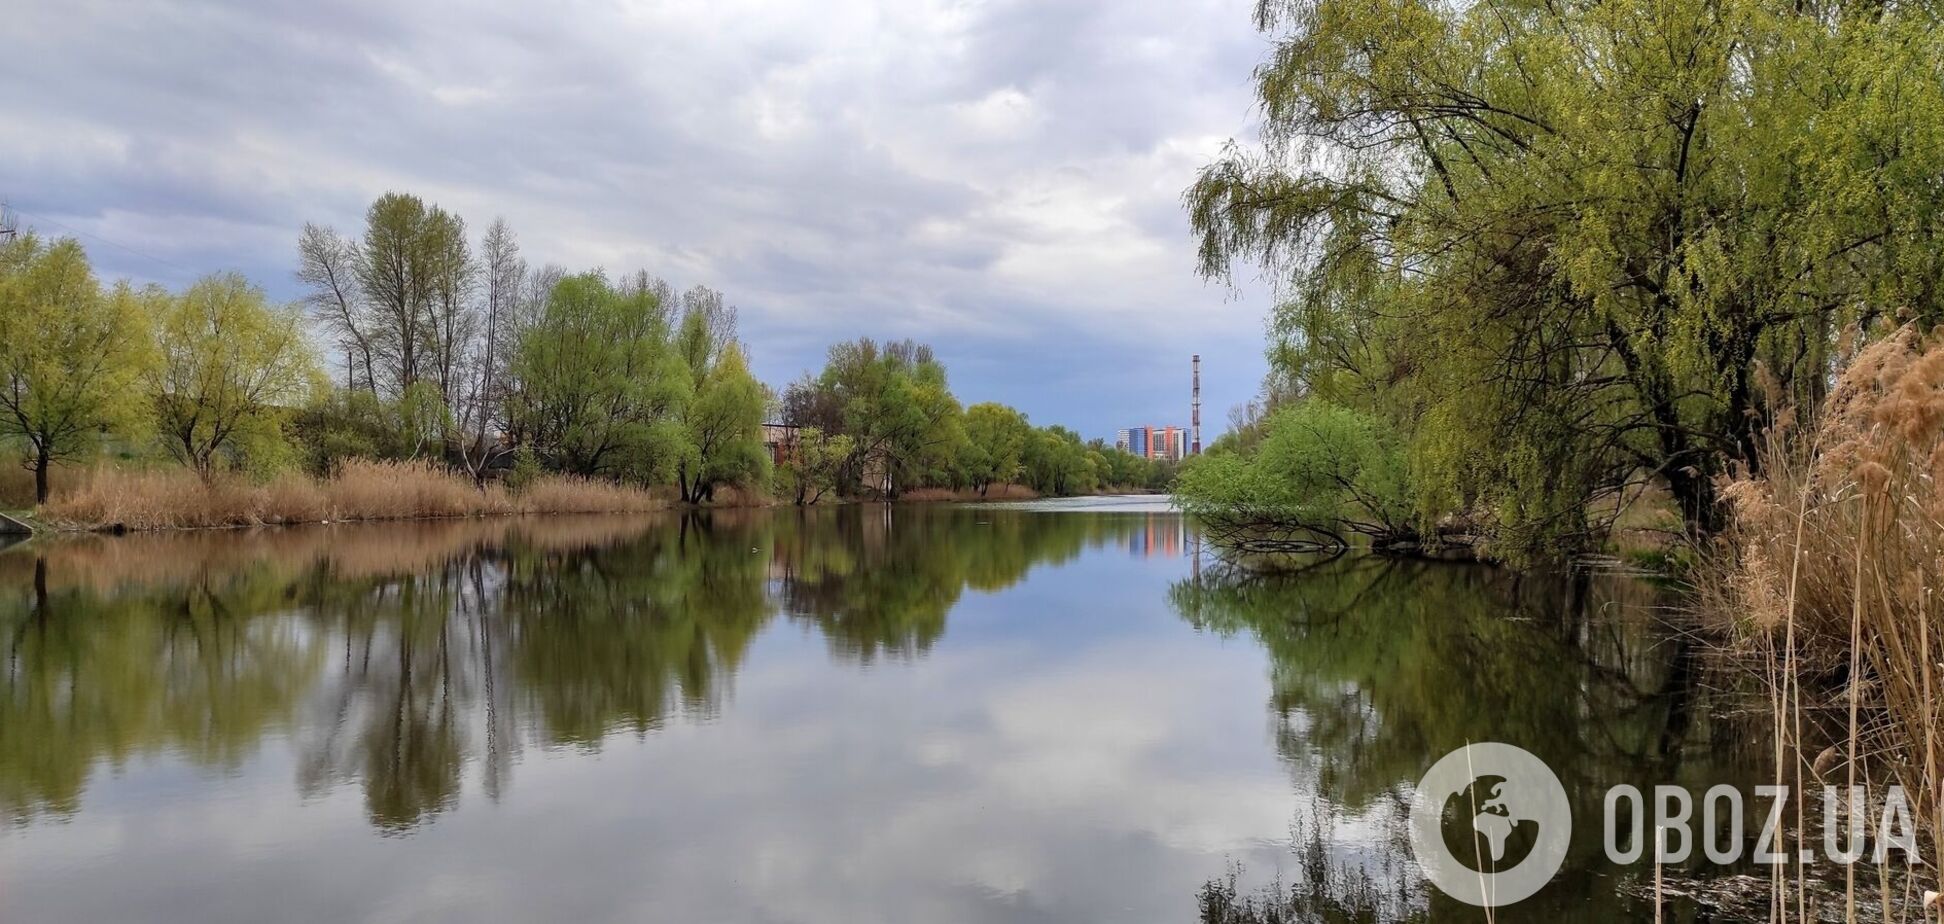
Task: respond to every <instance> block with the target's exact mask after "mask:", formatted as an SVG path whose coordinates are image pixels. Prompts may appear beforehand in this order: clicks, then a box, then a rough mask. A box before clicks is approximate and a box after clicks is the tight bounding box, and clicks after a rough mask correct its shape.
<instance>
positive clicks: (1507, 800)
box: [1411, 742, 1573, 907]
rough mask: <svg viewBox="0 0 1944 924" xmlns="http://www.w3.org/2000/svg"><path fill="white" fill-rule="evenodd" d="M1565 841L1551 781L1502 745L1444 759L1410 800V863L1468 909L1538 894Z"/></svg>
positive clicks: (1564, 810) (1544, 770)
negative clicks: (1412, 859)
mask: <svg viewBox="0 0 1944 924" xmlns="http://www.w3.org/2000/svg"><path fill="white" fill-rule="evenodd" d="M1453 819H1455V820H1456V822H1457V823H1455V824H1452V825H1449V826H1448V825H1447V820H1453ZM1572 836H1573V809H1572V806H1571V805H1570V804H1568V802H1567V801H1566V788H1565V787H1564V786H1561V785H1560V783H1559V777H1558V776H1557V775H1555V774H1554V773H1553V772H1552V770H1551V769H1550V768H1548V767H1547V766H1546V764H1545V762H1544V761H1542V760H1540V759H1539V758H1537V757H1534V756H1533V755H1532V753H1531V752H1529V751H1527V750H1525V749H1524V748H1519V747H1514V746H1512V745H1509V744H1499V743H1497V742H1485V743H1482V744H1473V745H1467V746H1465V747H1462V748H1459V749H1458V750H1456V751H1453V752H1451V753H1450V754H1446V755H1445V756H1444V758H1443V759H1442V760H1439V761H1438V762H1437V763H1436V764H1433V765H1432V766H1431V770H1430V771H1429V772H1428V773H1426V774H1425V775H1424V779H1423V780H1422V781H1420V782H1419V783H1418V787H1417V792H1416V793H1415V794H1413V795H1412V797H1411V848H1412V851H1413V852H1414V853H1415V854H1416V855H1417V861H1418V865H1419V866H1420V867H1422V868H1423V869H1424V874H1425V876H1426V877H1427V878H1429V879H1430V880H1431V884H1432V885H1435V886H1437V887H1438V888H1439V889H1440V890H1442V891H1443V892H1444V893H1445V894H1446V895H1449V896H1451V897H1452V898H1455V899H1458V900H1459V901H1462V902H1465V903H1466V904H1470V905H1477V906H1479V907H1487V906H1490V907H1501V906H1504V905H1510V904H1512V903H1514V902H1518V901H1521V900H1523V899H1525V898H1528V897H1530V896H1531V895H1532V894H1533V893H1535V892H1537V891H1539V890H1540V889H1541V888H1543V887H1544V886H1545V885H1546V883H1547V882H1549V881H1551V880H1552V877H1553V875H1554V874H1556V873H1558V872H1559V867H1560V865H1561V864H1562V863H1564V862H1565V860H1566V849H1567V846H1568V845H1569V844H1570V843H1571V841H1572Z"/></svg>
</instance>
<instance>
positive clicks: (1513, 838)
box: [1410, 742, 1930, 907]
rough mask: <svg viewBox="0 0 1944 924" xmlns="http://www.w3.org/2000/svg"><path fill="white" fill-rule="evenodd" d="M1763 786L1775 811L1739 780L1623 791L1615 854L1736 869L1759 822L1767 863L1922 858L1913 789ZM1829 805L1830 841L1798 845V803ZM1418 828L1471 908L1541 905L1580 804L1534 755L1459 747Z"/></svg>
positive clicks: (1757, 855) (1428, 871) (1433, 865)
mask: <svg viewBox="0 0 1944 924" xmlns="http://www.w3.org/2000/svg"><path fill="white" fill-rule="evenodd" d="M1754 789H1755V797H1756V799H1757V800H1766V801H1767V811H1766V812H1748V811H1745V810H1744V809H1743V796H1742V792H1741V790H1740V789H1737V788H1736V787H1734V786H1729V785H1721V786H1715V787H1713V788H1711V789H1709V790H1707V792H1706V793H1704V794H1703V795H1702V796H1701V797H1699V798H1698V799H1697V798H1696V797H1695V796H1694V794H1693V793H1691V792H1690V791H1689V790H1688V789H1686V788H1684V787H1681V786H1667V785H1661V786H1654V787H1651V789H1650V790H1648V791H1646V792H1643V791H1642V790H1641V789H1640V788H1639V787H1637V786H1633V785H1631V784H1627V783H1621V784H1618V785H1615V786H1613V787H1611V788H1610V789H1608V790H1607V792H1606V795H1605V798H1604V799H1603V800H1602V806H1601V808H1602V811H1601V815H1602V819H1601V822H1602V824H1601V829H1602V835H1603V843H1604V846H1605V848H1606V855H1607V859H1608V860H1609V861H1611V862H1613V863H1614V864H1616V865H1620V866H1628V865H1633V864H1637V863H1647V862H1651V863H1653V864H1655V865H1660V866H1665V865H1679V864H1685V863H1687V862H1689V861H1690V860H1691V859H1692V858H1694V857H1695V856H1696V855H1700V856H1704V857H1705V858H1706V859H1707V860H1708V861H1709V862H1711V863H1715V864H1719V865H1728V864H1733V863H1735V862H1737V861H1739V860H1741V859H1742V857H1743V849H1744V846H1745V845H1747V844H1748V843H1749V842H1750V837H1749V831H1748V824H1749V823H1750V822H1754V823H1757V824H1759V826H1760V830H1759V834H1758V835H1757V836H1756V837H1755V838H1754V840H1753V845H1754V850H1753V852H1752V853H1750V854H1749V855H1748V856H1749V859H1751V860H1753V861H1754V862H1755V863H1758V864H1768V865H1782V864H1800V865H1803V866H1806V865H1809V864H1812V863H1816V862H1818V861H1819V860H1831V861H1834V862H1836V863H1838V864H1842V865H1853V864H1856V863H1860V862H1863V861H1865V860H1866V859H1867V860H1868V861H1870V862H1873V863H1876V864H1879V865H1881V864H1884V863H1887V862H1889V853H1890V851H1891V850H1892V849H1895V850H1898V851H1901V852H1902V853H1903V854H1904V858H1905V860H1906V862H1908V863H1910V864H1912V865H1913V866H1914V865H1915V864H1917V863H1919V862H1921V858H1920V856H1919V854H1918V847H1917V835H1916V830H1917V826H1916V823H1915V820H1914V817H1913V813H1912V811H1911V808H1910V801H1909V799H1908V798H1907V797H1906V796H1905V794H1904V790H1903V787H1901V786H1891V787H1889V788H1888V789H1887V790H1886V791H1884V793H1883V794H1882V796H1881V797H1880V798H1879V797H1875V796H1873V794H1872V793H1870V792H1869V791H1868V790H1867V788H1866V787H1862V786H1851V787H1845V788H1843V789H1839V788H1838V787H1836V786H1833V785H1825V786H1823V787H1822V793H1821V795H1820V798H1819V799H1814V798H1805V797H1806V796H1807V795H1808V794H1807V793H1803V794H1801V795H1797V794H1795V793H1793V792H1792V791H1791V790H1790V789H1789V787H1786V786H1756V787H1754ZM1792 799H1793V802H1792V801H1791V800H1792ZM1817 803H1820V806H1819V807H1820V808H1821V810H1822V824H1821V826H1820V833H1821V838H1820V839H1813V835H1811V834H1809V833H1805V832H1803V831H1797V832H1795V837H1794V840H1793V841H1791V839H1790V837H1789V835H1788V832H1787V831H1785V828H1784V816H1785V810H1786V809H1788V808H1789V807H1791V805H1793V807H1794V811H1795V814H1797V815H1798V816H1800V815H1803V814H1807V813H1809V812H1810V811H1813V810H1814V809H1815V808H1816V807H1818V805H1817ZM1811 830H1812V831H1813V830H1814V829H1811ZM1410 832H1411V849H1412V852H1413V853H1415V854H1416V855H1417V861H1418V865H1419V866H1420V867H1422V868H1423V870H1424V875H1425V878H1427V879H1429V880H1430V881H1431V884H1432V885H1434V886H1436V887H1437V888H1438V889H1439V890H1440V891H1442V892H1444V893H1445V894H1446V895H1449V896H1451V897H1452V898H1455V899H1458V900H1459V901H1462V902H1465V903H1467V904H1471V905H1477V906H1479V907H1503V906H1505V905H1510V904H1514V903H1516V902H1519V901H1522V900H1524V899H1526V898H1530V897H1531V896H1532V895H1533V894H1534V893H1536V892H1538V891H1539V890H1540V889H1542V888H1544V887H1545V885H1546V883H1547V882H1549V881H1551V880H1552V878H1553V876H1554V875H1555V874H1557V873H1558V872H1559V868H1560V866H1561V865H1563V864H1564V862H1565V860H1566V853H1567V848H1568V846H1569V845H1570V843H1571V842H1572V836H1573V809H1572V805H1571V803H1569V802H1568V801H1567V798H1566V789H1565V787H1564V786H1562V785H1561V784H1560V781H1559V776H1558V774H1555V773H1553V771H1552V769H1551V768H1550V767H1547V766H1546V764H1545V762H1544V761H1542V760H1540V759H1539V758H1537V757H1534V756H1533V755H1532V754H1531V752H1529V751H1526V750H1525V749H1524V748H1519V747H1515V746H1513V745H1509V744H1499V743H1496V742H1487V743H1484V744H1473V745H1467V746H1465V747H1462V748H1459V749H1458V750H1456V751H1453V752H1451V753H1450V754H1446V755H1445V756H1444V757H1443V758H1442V759H1440V760H1439V761H1438V762H1437V763H1435V764H1433V765H1432V766H1431V770H1430V771H1429V772H1427V773H1426V774H1425V775H1424V779H1423V780H1422V781H1420V782H1419V783H1418V787H1417V792H1415V793H1413V794H1412V797H1411V818H1410ZM1818 840H1819V842H1818ZM1818 848H1820V849H1818ZM1872 848H1873V849H1872ZM1926 900H1927V902H1928V901H1929V900H1930V899H1928V898H1927V899H1926Z"/></svg>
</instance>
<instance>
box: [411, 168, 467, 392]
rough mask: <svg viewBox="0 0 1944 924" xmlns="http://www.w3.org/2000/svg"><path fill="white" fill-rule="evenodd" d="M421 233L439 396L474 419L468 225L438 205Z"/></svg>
mask: <svg viewBox="0 0 1944 924" xmlns="http://www.w3.org/2000/svg"><path fill="white" fill-rule="evenodd" d="M420 234H421V237H422V239H421V240H420V242H419V246H420V247H421V248H423V250H424V255H423V260H424V262H425V272H426V274H427V279H426V286H425V288H426V294H427V298H426V327H427V331H428V333H429V334H430V343H429V344H428V345H429V347H430V352H431V361H432V366H433V371H434V372H435V373H436V374H437V378H438V383H439V397H440V398H441V399H442V400H443V401H444V402H445V405H446V406H447V407H449V408H463V409H464V410H462V411H461V417H462V418H470V416H471V408H470V405H471V403H472V401H473V399H474V397H475V395H473V394H469V393H468V392H469V391H472V390H476V388H477V385H478V382H477V381H472V382H468V381H467V375H466V368H465V367H466V364H467V363H468V362H469V361H470V360H471V358H472V356H471V352H472V347H473V341H474V338H475V337H477V336H478V335H479V334H480V329H479V328H480V325H479V319H478V317H477V315H476V313H475V311H474V307H475V305H474V302H473V293H474V290H475V288H476V287H477V285H478V282H479V266H478V264H477V263H475V262H474V260H473V257H472V249H471V247H470V246H469V245H468V244H467V243H466V222H465V220H464V219H462V218H460V217H459V216H457V215H454V214H452V213H451V212H448V211H445V210H444V209H441V208H438V207H437V206H434V207H433V208H432V209H431V211H429V212H427V213H426V220H425V227H424V228H423V229H422V230H421V232H420Z"/></svg>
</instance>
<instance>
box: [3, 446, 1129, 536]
mask: <svg viewBox="0 0 1944 924" xmlns="http://www.w3.org/2000/svg"><path fill="white" fill-rule="evenodd" d="M58 484H59V487H58V488H57V490H56V491H55V492H54V496H53V497H52V498H50V499H49V501H48V503H46V504H43V505H41V506H40V507H39V508H38V509H31V508H23V509H22V510H20V511H19V513H18V514H17V515H18V516H19V517H20V518H21V519H23V520H24V521H26V522H28V523H29V524H30V525H32V526H33V527H34V528H35V529H40V530H52V531H56V532H146V531H156V530H181V529H233V528H239V527H253V526H291V525H300V524H307V523H333V522H349V521H355V522H365V521H372V522H376V521H401V520H449V519H459V518H472V517H502V516H523V515H547V514H599V513H642V512H650V511H662V510H672V509H683V508H691V507H693V508H702V507H706V508H711V509H721V508H758V507H783V506H789V504H788V502H786V501H783V500H779V499H777V498H775V497H772V496H770V495H769V494H768V493H766V492H764V491H762V490H760V489H758V488H754V487H736V486H726V487H724V488H722V489H720V490H719V491H718V492H717V497H716V499H715V500H712V501H710V502H709V503H707V504H701V505H685V504H683V503H681V501H680V500H679V499H678V498H677V497H676V495H675V492H674V489H673V488H672V487H666V486H664V487H660V488H640V487H633V486H628V485H622V484H617V483H614V482H609V481H602V480H598V479H589V478H576V477H572V476H565V475H542V476H539V477H537V478H535V479H533V480H532V481H531V482H529V483H527V484H524V485H521V486H519V487H517V488H516V487H509V486H508V485H507V484H505V483H502V482H497V481H495V482H488V483H486V484H484V485H478V484H475V483H474V482H473V481H472V480H471V479H469V478H467V477H465V476H463V475H460V474H457V473H454V472H452V471H450V470H448V469H445V468H443V467H441V466H439V465H437V464H435V463H432V462H429V461H424V460H419V461H410V462H385V461H373V460H353V461H350V462H347V463H345V464H344V465H342V466H341V467H340V468H339V470H338V472H337V473H336V474H334V475H332V476H330V477H328V478H315V477H311V476H308V475H305V474H302V473H298V472H284V473H279V474H278V475H275V476H273V477H271V478H269V479H267V480H254V479H250V478H248V477H246V476H242V475H220V476H218V477H216V478H213V479H210V480H208V481H204V480H203V479H201V478H199V477H197V476H196V475H195V473H193V472H191V471H189V470H187V469H180V468H161V469H124V468H117V467H113V466H101V467H97V468H92V469H83V470H70V471H66V472H63V473H62V477H61V478H60V481H59V483H58ZM1094 493H1095V494H1128V493H1141V492H1138V491H1133V490H1115V491H1108V490H1103V491H1100V492H1094ZM1041 497H1042V495H1041V494H1040V493H1039V492H1037V491H1034V490H1033V489H1032V488H1030V487H1027V486H1025V485H1018V484H1004V485H993V486H991V487H990V488H989V489H987V490H986V491H985V492H984V493H983V494H982V493H980V492H978V491H976V490H972V489H969V488H968V489H947V488H922V489H917V490H913V491H909V492H906V493H905V494H903V495H900V496H899V497H897V498H896V499H894V500H893V501H891V503H898V504H958V503H983V502H1017V501H1031V500H1038V499H1041ZM860 502H861V501H857V500H854V499H848V498H835V497H832V498H826V499H825V500H823V501H822V502H820V503H818V504H817V505H815V506H820V507H828V506H836V505H844V504H853V503H860Z"/></svg>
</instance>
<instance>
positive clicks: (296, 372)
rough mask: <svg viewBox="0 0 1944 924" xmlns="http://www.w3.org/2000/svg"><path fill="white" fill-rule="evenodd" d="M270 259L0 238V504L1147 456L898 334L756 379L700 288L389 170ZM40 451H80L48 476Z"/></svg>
mask: <svg viewBox="0 0 1944 924" xmlns="http://www.w3.org/2000/svg"><path fill="white" fill-rule="evenodd" d="M297 266H298V270H297V274H296V275H297V279H298V281H299V283H300V284H301V285H302V287H303V289H304V292H305V295H304V298H303V300H302V301H301V302H300V303H298V304H292V305H278V304H275V303H273V302H272V301H271V300H270V298H269V297H268V295H267V294H266V293H265V291H264V290H263V289H262V288H261V287H259V286H257V285H256V284H254V283H252V282H251V281H250V280H248V279H245V278H244V277H242V276H240V275H238V274H235V273H216V274H212V275H209V276H205V277H203V278H202V279H199V280H197V281H196V282H195V283H193V284H191V285H189V286H188V287H186V288H184V289H182V290H180V291H171V290H168V289H164V288H162V287H160V286H155V285H148V286H136V285H133V284H132V283H129V282H126V281H123V282H117V283H114V284H112V285H108V286H104V285H102V284H101V282H100V281H99V280H97V279H96V277H95V275H94V271H93V269H92V267H91V266H90V264H89V261H88V258H87V254H86V253H85V252H84V251H83V250H82V248H81V246H80V244H79V243H78V242H76V241H74V240H72V239H60V240H44V239H42V238H41V237H39V236H38V235H36V234H35V233H34V232H33V231H31V230H28V231H25V232H22V233H21V234H19V235H18V236H15V237H11V238H9V239H7V240H5V241H0V464H5V463H9V462H12V461H18V462H19V463H20V464H21V466H22V467H24V468H25V469H26V470H27V471H29V472H31V473H32V482H33V483H32V486H31V490H26V489H23V491H24V493H25V495H26V496H25V497H19V496H16V495H15V493H14V492H12V491H7V492H5V495H4V496H0V508H14V507H16V506H26V505H33V506H37V507H39V508H41V516H40V519H41V520H43V521H45V522H52V523H63V524H83V525H94V526H98V527H112V526H120V527H122V528H147V526H146V525H147V524H153V525H155V526H158V527H167V526H187V525H212V526H213V525H237V524H251V523H279V522H297V521H315V520H319V519H326V518H330V519H392V518H401V517H422V516H459V515H486V514H497V513H513V512H536V513H537V512H592V511H595V510H602V511H605V512H620V511H629V510H637V509H647V508H650V507H654V506H657V505H660V506H667V505H673V504H681V505H696V506H704V505H708V506H723V505H731V504H759V503H764V502H766V500H774V501H775V502H780V503H792V504H799V505H809V504H815V503H820V502H828V501H832V500H840V499H842V500H859V499H868V500H886V501H896V500H900V499H904V498H908V497H947V496H949V497H957V498H965V499H986V498H988V497H989V495H990V493H991V492H992V490H993V489H994V488H995V487H1000V488H1002V490H1007V489H1003V486H1006V485H1019V486H1020V489H1021V490H1025V491H1029V492H1031V493H1032V494H1033V495H1034V496H1064V495H1075V494H1090V493H1095V492H1097V491H1099V490H1101V489H1102V488H1103V487H1104V486H1124V487H1125V488H1127V489H1130V490H1160V489H1164V488H1166V486H1167V485H1168V484H1169V483H1170V482H1171V481H1172V478H1173V473H1174V464H1173V463H1172V462H1169V461H1164V460H1158V459H1150V458H1144V457H1137V456H1134V455H1132V454H1130V453H1127V452H1125V451H1122V450H1119V449H1117V448H1115V447H1112V446H1109V445H1107V444H1106V443H1105V441H1104V440H1101V439H1093V440H1085V439H1082V438H1081V437H1080V435H1079V434H1078V433H1076V432H1075V431H1073V430H1070V429H1068V428H1065V427H1061V426H1057V425H1055V426H1038V425H1034V424H1032V423H1030V422H1028V420H1027V417H1026V415H1025V414H1024V413H1022V412H1021V411H1019V410H1017V409H1015V408H1011V407H1008V406H1005V405H1002V404H997V403H991V402H986V403H977V404H972V405H970V406H969V407H968V406H966V405H964V404H962V403H961V402H960V400H959V398H958V397H957V396H956V395H955V394H954V393H953V392H952V389H951V387H950V384H949V382H948V379H947V376H946V370H945V365H944V363H943V362H942V361H941V360H940V359H939V358H938V356H937V355H936V354H935V353H934V352H933V351H932V349H931V348H930V347H929V346H927V345H924V344H921V343H917V342H915V341H911V340H899V341H891V342H885V343H880V342H878V341H876V340H873V339H871V338H868V337H864V338H859V339H856V340H852V341H847V342H843V343H838V344H835V345H832V346H831V347H830V348H829V351H828V355H827V360H826V362H825V364H824V366H823V368H822V369H821V370H820V371H817V372H805V373H804V374H803V375H802V376H801V377H800V378H798V379H797V380H795V381H793V382H791V383H790V384H788V385H787V386H784V387H782V388H780V389H777V388H772V387H770V386H768V385H766V384H764V383H763V382H760V381H758V380H757V379H756V378H755V376H754V375H753V374H752V373H751V372H750V369H749V362H748V346H747V345H746V344H745V343H744V341H743V339H742V336H741V332H740V329H739V326H738V312H737V309H736V308H735V306H734V305H732V304H730V303H729V302H728V301H727V300H726V299H725V297H724V296H723V294H722V293H721V292H718V291H715V290H713V289H709V288H707V287H704V286H696V287H693V288H690V289H688V290H686V291H680V292H678V291H677V290H676V289H675V287H674V286H672V285H671V284H669V283H668V282H666V281H664V280H661V279H659V278H656V277H654V276H652V275H650V274H648V273H646V272H633V273H627V274H622V275H618V276H610V275H609V274H608V273H606V272H605V271H602V270H599V269H595V270H589V271H585V272H580V273H570V272H569V271H567V270H566V269H564V268H562V267H559V266H554V265H547V266H538V267H535V266H530V265H529V264H528V263H527V262H526V261H525V260H524V259H523V258H522V257H521V256H520V247H519V242H518V240H517V239H516V237H515V236H514V234H513V232H512V230H511V229H510V228H509V227H508V226H507V225H506V223H505V222H504V221H500V220H495V221H494V222H493V223H492V224H491V225H490V226H489V227H488V228H487V229H486V231H485V233H484V234H483V235H481V236H480V237H479V238H478V240H477V242H476V243H475V242H474V241H473V240H472V239H471V238H469V237H468V232H467V227H466V223H465V221H464V220H463V219H461V218H460V217H459V216H458V215H456V214H454V213H452V212H449V211H446V210H444V209H442V208H440V207H439V206H438V205H436V204H428V203H426V202H425V201H423V200H421V199H419V198H418V197H416V196H412V195H409V194H404V193H396V192H393V193H386V194H384V195H381V196H379V197H378V198H377V199H376V200H374V201H373V202H372V204H371V206H370V208H369V210H368V211H367V213H366V216H365V227H364V228H363V231H362V234H360V235H357V236H346V235H341V234H339V233H338V232H337V231H335V230H333V229H331V228H328V227H322V226H318V225H306V226H305V227H304V229H303V231H302V233H301V234H300V235H299V238H298V246H297ZM317 343H325V344H328V345H329V348H328V350H327V351H326V352H325V353H324V355H319V351H318V349H317V347H316V345H315V344H317ZM326 356H328V357H329V361H327V360H326V358H325V357H326ZM9 467H11V466H9ZM63 469H67V470H77V469H78V470H79V471H81V472H83V473H85V474H84V475H83V476H81V477H79V478H78V479H77V478H75V477H73V476H68V480H69V481H72V482H75V483H71V484H67V485H65V486H64V485H60V484H57V483H56V482H57V480H59V479H57V475H58V473H59V472H61V471H62V470H63ZM0 487H5V486H4V485H0Z"/></svg>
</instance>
